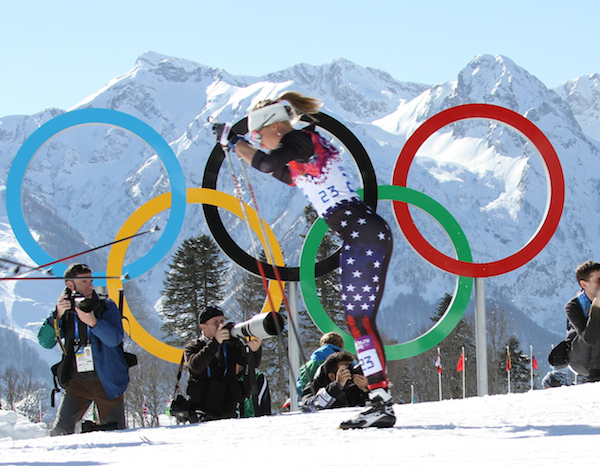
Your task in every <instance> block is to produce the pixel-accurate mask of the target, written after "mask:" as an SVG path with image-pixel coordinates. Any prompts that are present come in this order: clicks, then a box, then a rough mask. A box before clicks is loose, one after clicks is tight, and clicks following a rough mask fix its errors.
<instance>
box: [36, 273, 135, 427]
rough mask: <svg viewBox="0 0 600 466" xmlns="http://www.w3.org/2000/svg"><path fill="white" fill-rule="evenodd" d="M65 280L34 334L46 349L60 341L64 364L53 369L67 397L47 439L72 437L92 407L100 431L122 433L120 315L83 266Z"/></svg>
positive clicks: (124, 372) (124, 376)
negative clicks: (94, 404) (99, 294)
mask: <svg viewBox="0 0 600 466" xmlns="http://www.w3.org/2000/svg"><path fill="white" fill-rule="evenodd" d="M64 276H65V284H66V288H65V291H64V292H63V294H61V295H60V296H59V298H58V300H57V302H56V309H55V310H54V312H53V313H52V314H51V315H50V317H48V319H46V321H45V322H44V324H43V325H42V327H41V328H40V331H39V333H38V341H39V343H40V345H41V346H43V347H44V348H52V347H54V346H55V345H56V343H57V342H58V343H59V344H60V345H61V348H62V349H63V359H62V361H61V362H60V363H59V364H57V365H55V366H54V367H53V368H52V370H53V372H54V374H55V377H56V378H58V380H59V383H60V384H61V385H62V386H63V387H64V388H65V391H66V394H65V395H64V396H63V397H62V400H61V403H60V407H59V409H58V414H57V417H56V422H55V424H54V428H53V429H52V430H51V431H50V435H52V436H55V435H66V434H72V433H73V432H74V431H75V425H76V424H77V422H78V421H80V420H81V418H82V417H83V415H84V414H85V412H86V411H87V409H88V408H89V406H90V404H91V403H92V402H94V403H96V407H97V408H98V412H99V416H100V422H101V423H102V426H100V428H101V429H102V430H105V429H111V428H113V429H124V428H125V414H124V413H125V411H124V404H123V393H124V392H125V390H126V389H127V384H128V383H129V368H128V366H127V362H126V361H125V356H124V355H123V348H122V346H121V343H122V341H123V324H122V322H121V313H120V312H119V309H118V308H117V306H116V304H115V303H114V301H112V300H111V299H108V298H106V299H100V298H99V297H98V295H97V294H96V292H95V291H94V288H93V279H92V270H91V269H90V268H89V267H88V266H87V265H85V264H80V263H77V264H72V265H70V266H69V267H68V268H67V270H66V271H65V275H64ZM63 339H64V343H63Z"/></svg>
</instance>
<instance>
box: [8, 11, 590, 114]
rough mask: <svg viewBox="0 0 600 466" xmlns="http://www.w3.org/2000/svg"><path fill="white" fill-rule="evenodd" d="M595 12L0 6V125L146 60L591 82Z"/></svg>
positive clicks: (71, 100)
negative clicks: (341, 62)
mask: <svg viewBox="0 0 600 466" xmlns="http://www.w3.org/2000/svg"><path fill="white" fill-rule="evenodd" d="M599 25H600V2H599V1H598V0H585V1H584V0H581V1H579V0H572V1H568V2H565V1H564V0H546V1H538V0H518V1H517V0H504V1H501V2H500V1H496V2H491V1H486V0H456V1H448V0H420V1H419V0H413V1H411V2H406V1H404V0H366V1H358V0H346V1H338V0H319V1H314V0H306V1H294V2H288V1H285V0H278V1H274V0H254V1H252V0H250V1H248V0H221V1H215V0H160V1H159V0H143V1H141V0H76V1H73V0H64V1H63V0H54V1H49V0H0V63H1V68H0V117H1V116H6V115H13V114H33V113H35V112H38V111H40V110H41V109H43V108H48V107H58V108H63V109H67V108H69V107H71V106H73V105H75V104H76V103H77V102H79V101H80V100H82V99H83V98H85V97H86V96H88V95H90V94H92V93H93V92H95V91H97V90H98V89H100V88H101V87H102V86H104V85H105V84H106V83H107V82H108V81H109V80H110V79H112V78H113V77H116V76H118V75H121V74H124V73H126V72H127V71H129V70H130V69H131V68H132V67H133V65H134V63H135V61H136V59H137V57H138V56H139V55H140V54H141V53H143V52H146V51H149V50H153V51H155V52H159V53H162V54H166V55H171V56H175V57H181V58H187V59H190V60H194V61H197V62H199V63H202V64H204V65H208V66H214V67H219V68H224V69H225V70H226V71H228V72H229V73H231V74H236V75H240V74H243V75H252V76H260V75H262V74H266V73H269V72H273V71H278V70H281V69H284V68H286V67H289V66H292V65H294V64H297V63H301V62H303V63H309V64H312V65H322V64H324V63H330V62H331V61H332V60H334V59H336V58H338V57H343V58H346V59H348V60H350V61H353V62H355V63H356V64H358V65H361V66H364V67H374V68H378V69H381V70H384V71H387V72H388V73H390V74H391V75H392V76H393V77H394V78H396V79H398V80H400V81H414V82H421V83H426V84H436V83H440V82H445V81H451V80H455V79H456V77H457V74H458V72H459V71H460V70H461V69H462V68H463V67H464V66H465V65H466V64H467V63H468V62H469V61H470V60H471V59H472V58H473V57H475V56H476V55H479V54H481V53H489V54H502V55H505V56H507V57H509V58H511V59H512V60H514V61H515V62H516V63H517V64H518V65H519V66H521V67H523V68H525V69H526V70H527V71H529V72H530V73H532V74H533V75H535V76H537V77H538V78H539V79H540V80H541V81H542V82H544V83H545V84H546V85H547V86H548V87H554V86H557V85H559V84H561V83H562V82H564V81H566V80H569V79H573V78H575V77H577V76H581V75H587V74H592V73H600V46H599V41H598V34H599V31H598V30H599Z"/></svg>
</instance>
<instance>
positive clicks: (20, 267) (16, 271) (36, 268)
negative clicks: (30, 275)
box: [0, 257, 52, 275]
mask: <svg viewBox="0 0 600 466" xmlns="http://www.w3.org/2000/svg"><path fill="white" fill-rule="evenodd" d="M0 261H2V262H6V263H7V264H12V265H14V266H15V267H14V269H13V273H14V274H15V275H16V274H18V273H19V272H20V271H21V269H22V268H26V269H29V270H27V271H26V272H25V273H27V272H29V271H30V270H38V267H33V266H31V265H25V264H21V263H20V262H17V261H13V260H10V259H5V258H4V257H0ZM42 273H47V274H50V275H52V270H50V269H49V270H43V271H42Z"/></svg>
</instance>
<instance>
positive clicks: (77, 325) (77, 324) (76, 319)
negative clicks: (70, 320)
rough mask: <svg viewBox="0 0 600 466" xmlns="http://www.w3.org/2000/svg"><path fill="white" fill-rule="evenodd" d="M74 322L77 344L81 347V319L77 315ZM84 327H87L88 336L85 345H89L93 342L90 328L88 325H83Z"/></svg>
mask: <svg viewBox="0 0 600 466" xmlns="http://www.w3.org/2000/svg"><path fill="white" fill-rule="evenodd" d="M74 320H75V329H74V332H75V344H76V345H79V343H80V341H81V340H80V339H79V318H78V317H77V313H76V314H75V319H74ZM82 323H83V322H82ZM83 325H85V328H86V333H87V334H86V341H85V344H88V343H89V342H90V341H91V340H90V327H89V325H87V324H83Z"/></svg>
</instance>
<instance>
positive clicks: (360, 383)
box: [302, 351, 369, 411]
mask: <svg viewBox="0 0 600 466" xmlns="http://www.w3.org/2000/svg"><path fill="white" fill-rule="evenodd" d="M368 399H369V389H368V381H367V378H366V377H365V376H364V375H363V373H362V370H361V369H360V366H359V365H355V364H354V357H353V356H352V355H351V354H350V353H348V352H347V351H339V352H336V353H333V354H330V355H329V356H328V357H327V359H326V360H325V362H324V363H323V364H321V365H320V366H319V368H318V369H317V372H316V373H315V376H314V378H313V379H312V381H310V382H309V383H308V385H306V387H305V388H304V391H303V392H302V404H303V407H302V408H303V410H304V411H313V410H319V409H327V408H345V407H348V406H365V404H366V402H367V400H368Z"/></svg>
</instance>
